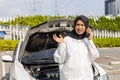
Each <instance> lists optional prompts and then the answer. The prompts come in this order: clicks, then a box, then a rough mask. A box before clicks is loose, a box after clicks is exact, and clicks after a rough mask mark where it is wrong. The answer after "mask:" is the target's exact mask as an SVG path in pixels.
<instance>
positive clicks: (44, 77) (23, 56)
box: [2, 19, 108, 80]
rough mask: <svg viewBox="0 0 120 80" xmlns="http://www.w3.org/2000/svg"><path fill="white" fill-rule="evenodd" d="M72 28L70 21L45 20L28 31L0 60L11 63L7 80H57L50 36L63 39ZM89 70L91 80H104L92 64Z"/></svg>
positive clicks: (97, 67)
mask: <svg viewBox="0 0 120 80" xmlns="http://www.w3.org/2000/svg"><path fill="white" fill-rule="evenodd" d="M72 28H73V20H71V19H57V20H49V21H46V22H44V23H41V24H39V25H36V26H34V27H32V28H30V29H29V30H28V32H27V34H26V37H25V39H24V41H19V43H18V45H17V46H16V49H15V51H14V54H13V56H12V57H10V56H9V55H3V56H2V60H3V61H4V62H6V61H7V62H8V61H9V62H11V63H12V66H11V67H10V77H9V80H60V79H59V68H58V64H57V63H55V61H54V58H53V54H54V52H55V50H56V48H57V43H56V42H55V41H54V40H53V38H52V35H53V34H55V33H56V34H57V35H59V34H61V35H62V36H63V37H64V36H66V35H68V34H69V32H70V31H71V30H72ZM73 65H74V64H73ZM92 66H93V73H94V78H95V80H108V76H107V74H106V72H105V71H104V69H103V68H102V67H100V66H99V65H98V64H97V63H95V62H93V63H92Z"/></svg>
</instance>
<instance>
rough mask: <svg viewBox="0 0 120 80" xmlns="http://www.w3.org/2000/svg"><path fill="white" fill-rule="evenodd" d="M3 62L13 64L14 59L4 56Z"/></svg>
mask: <svg viewBox="0 0 120 80" xmlns="http://www.w3.org/2000/svg"><path fill="white" fill-rule="evenodd" d="M2 61H3V62H13V58H12V57H11V56H10V55H3V56H2Z"/></svg>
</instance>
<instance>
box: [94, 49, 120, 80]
mask: <svg viewBox="0 0 120 80" xmlns="http://www.w3.org/2000/svg"><path fill="white" fill-rule="evenodd" d="M99 52H100V57H99V58H98V59H97V60H96V62H97V63H99V65H100V66H101V67H103V68H104V69H105V71H106V72H107V74H108V76H109V80H120V63H116V64H111V62H120V48H100V49H99Z"/></svg>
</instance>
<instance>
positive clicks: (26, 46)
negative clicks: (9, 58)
mask: <svg viewBox="0 0 120 80" xmlns="http://www.w3.org/2000/svg"><path fill="white" fill-rule="evenodd" d="M72 29H73V20H72V19H56V20H49V21H46V22H43V23H41V24H38V25H36V26H34V27H32V28H30V29H29V30H28V32H27V34H26V37H25V39H24V42H23V44H22V48H21V50H20V55H19V59H22V57H24V56H26V55H29V54H31V53H36V52H38V51H42V50H48V49H52V48H56V47H57V43H56V42H55V41H54V40H53V38H52V36H53V34H57V35H59V34H61V35H62V36H63V37H64V36H66V35H68V34H69V32H70V31H71V30H72Z"/></svg>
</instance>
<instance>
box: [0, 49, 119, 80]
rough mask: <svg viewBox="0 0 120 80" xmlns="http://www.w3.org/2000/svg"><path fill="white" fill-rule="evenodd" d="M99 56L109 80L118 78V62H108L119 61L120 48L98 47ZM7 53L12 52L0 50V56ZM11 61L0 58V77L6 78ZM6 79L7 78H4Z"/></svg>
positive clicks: (100, 63) (99, 61) (98, 60)
mask: <svg viewBox="0 0 120 80" xmlns="http://www.w3.org/2000/svg"><path fill="white" fill-rule="evenodd" d="M98 50H99V52H100V58H98V59H97V60H96V62H97V63H99V65H100V66H101V67H103V68H104V69H105V71H106V72H107V74H108V76H109V80H120V64H110V62H111V61H120V48H100V49H98ZM5 54H9V55H12V52H10V51H7V52H0V58H1V57H2V55H5ZM10 66H11V63H4V62H2V60H1V59H0V79H1V80H2V79H3V78H4V80H5V79H6V78H5V76H7V77H8V75H9V68H10ZM6 80H7V79H6Z"/></svg>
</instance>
